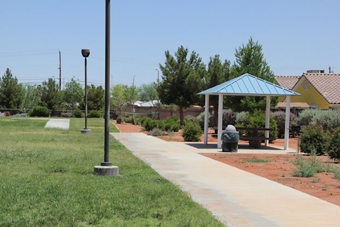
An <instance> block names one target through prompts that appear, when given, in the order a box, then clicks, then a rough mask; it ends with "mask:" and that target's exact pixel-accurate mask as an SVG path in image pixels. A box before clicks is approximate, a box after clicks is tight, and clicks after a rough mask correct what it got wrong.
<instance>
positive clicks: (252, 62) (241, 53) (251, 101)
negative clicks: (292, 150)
mask: <svg viewBox="0 0 340 227" xmlns="http://www.w3.org/2000/svg"><path fill="white" fill-rule="evenodd" d="M235 51H236V52H235V57H236V61H235V62H234V64H233V66H232V67H231V71H230V75H231V79H233V78H236V77H238V76H241V75H243V74H245V73H249V74H251V75H253V76H256V77H259V78H261V79H264V80H267V81H269V82H272V83H273V82H274V80H275V78H274V73H273V72H272V71H271V70H270V67H269V65H268V63H267V62H266V60H265V58H264V57H263V53H262V46H261V45H260V44H259V43H258V42H257V41H256V43H255V42H254V41H253V38H252V37H250V39H249V42H248V44H247V45H246V46H245V45H242V47H239V48H238V50H237V49H236V50H235ZM271 100H272V102H271V104H272V106H275V105H276V104H277V98H272V99H271ZM227 103H228V104H227V105H228V106H229V107H231V108H232V109H233V110H234V111H249V112H253V111H254V110H256V109H262V110H264V109H265V106H266V98H265V97H256V96H245V97H243V96H233V97H228V99H227Z"/></svg>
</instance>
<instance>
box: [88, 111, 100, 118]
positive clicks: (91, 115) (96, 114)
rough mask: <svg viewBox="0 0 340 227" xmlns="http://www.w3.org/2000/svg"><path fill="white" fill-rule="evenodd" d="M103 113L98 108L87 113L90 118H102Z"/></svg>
mask: <svg viewBox="0 0 340 227" xmlns="http://www.w3.org/2000/svg"><path fill="white" fill-rule="evenodd" d="M101 115H102V114H101V113H99V112H98V111H96V110H91V112H90V113H89V114H88V115H87V117H88V118H101Z"/></svg>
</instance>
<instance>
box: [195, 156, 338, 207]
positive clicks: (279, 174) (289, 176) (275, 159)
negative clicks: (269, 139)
mask: <svg viewBox="0 0 340 227" xmlns="http://www.w3.org/2000/svg"><path fill="white" fill-rule="evenodd" d="M201 155H204V156H206V157H209V158H212V159H214V160H216V161H219V162H222V163H225V164H228V165H231V166H234V167H236V168H238V169H241V170H244V171H247V172H250V173H253V174H256V175H258V176H261V177H265V178H267V179H269V180H272V181H276V182H278V183H280V184H283V185H286V186H288V187H291V188H294V189H297V190H299V191H302V192H305V193H307V194H309V195H312V196H315V197H318V198H320V199H323V200H326V201H328V202H330V203H333V204H336V205H338V206H339V205H340V183H339V182H338V181H337V180H336V179H335V178H334V174H333V173H318V174H316V175H315V176H314V177H310V178H306V177H294V176H293V170H292V169H296V167H295V166H294V164H293V161H294V160H295V158H296V155H274V154H230V153H229V154H227V153H219V154H211V153H209V154H207V153H206V154H201ZM304 158H309V157H307V156H306V157H304ZM319 158H320V159H321V160H322V161H323V163H324V164H325V165H327V164H331V165H335V166H338V167H340V166H339V164H338V163H334V161H332V160H329V159H328V157H326V156H323V157H319ZM251 159H265V160H269V162H251V161H249V160H251ZM247 160H248V161H247Z"/></svg>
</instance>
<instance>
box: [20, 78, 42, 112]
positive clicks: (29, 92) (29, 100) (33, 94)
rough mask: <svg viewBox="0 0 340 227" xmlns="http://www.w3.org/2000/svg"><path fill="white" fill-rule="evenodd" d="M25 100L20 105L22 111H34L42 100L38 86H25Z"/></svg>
mask: <svg viewBox="0 0 340 227" xmlns="http://www.w3.org/2000/svg"><path fill="white" fill-rule="evenodd" d="M22 89H23V93H24V98H23V100H22V102H21V104H20V109H24V108H25V109H33V108H34V107H35V106H37V105H38V104H39V102H40V100H41V98H40V92H39V90H38V88H37V86H36V85H31V84H28V83H27V84H25V85H24V86H23V88H22Z"/></svg>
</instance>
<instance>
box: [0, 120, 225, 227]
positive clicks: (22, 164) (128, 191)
mask: <svg viewBox="0 0 340 227" xmlns="http://www.w3.org/2000/svg"><path fill="white" fill-rule="evenodd" d="M46 122H47V120H30V119H15V118H8V117H6V118H0V226H90V225H91V226H171V227H173V226H183V227H184V226H223V225H222V224H221V223H220V222H218V221H217V220H216V219H214V218H213V217H212V216H211V215H210V214H209V212H207V211H206V210H205V209H203V208H202V207H200V206H199V205H198V204H196V203H194V202H193V201H192V200H191V199H190V197H189V196H188V195H186V194H185V193H184V192H182V191H181V190H180V189H179V188H178V187H177V186H175V185H173V184H172V183H171V182H169V181H168V180H166V179H164V178H163V177H161V176H160V175H159V174H158V173H156V172H155V171H154V170H153V169H151V168H150V167H149V166H148V165H146V164H145V163H144V162H142V161H141V160H139V159H138V158H136V157H135V156H134V155H133V154H132V153H131V152H130V151H129V150H127V149H126V148H125V147H124V146H122V145H121V144H120V143H119V142H117V141H116V140H115V139H114V138H113V137H111V138H110V161H111V162H112V163H113V164H114V165H117V166H118V167H119V172H120V175H121V176H119V177H102V176H94V175H93V171H94V170H93V169H94V166H96V165H100V163H101V162H102V161H103V160H104V120H103V119H88V128H91V129H92V134H89V135H88V134H81V133H80V130H81V129H82V128H84V119H71V122H70V130H68V131H64V130H59V129H45V128H44V126H45V124H46ZM110 128H111V131H112V132H113V131H117V129H115V126H114V125H111V126H110Z"/></svg>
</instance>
